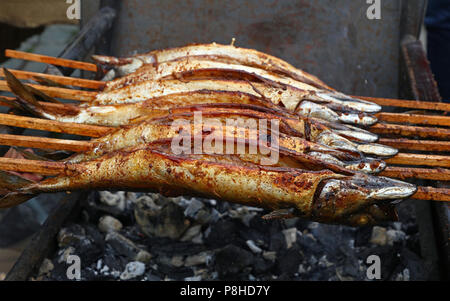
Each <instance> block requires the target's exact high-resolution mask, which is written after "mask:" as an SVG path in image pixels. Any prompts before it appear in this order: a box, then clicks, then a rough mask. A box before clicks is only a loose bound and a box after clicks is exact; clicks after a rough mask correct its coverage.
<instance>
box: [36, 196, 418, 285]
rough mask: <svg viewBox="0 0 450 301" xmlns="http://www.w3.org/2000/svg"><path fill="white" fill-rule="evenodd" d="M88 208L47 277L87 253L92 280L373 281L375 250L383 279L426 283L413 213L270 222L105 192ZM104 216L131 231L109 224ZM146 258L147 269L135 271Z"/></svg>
mask: <svg viewBox="0 0 450 301" xmlns="http://www.w3.org/2000/svg"><path fill="white" fill-rule="evenodd" d="M114 195H116V196H114ZM105 196H106V198H107V200H108V202H109V203H110V204H112V205H114V206H117V205H118V206H119V207H120V206H121V205H120V204H122V203H123V202H124V204H125V206H123V208H124V209H123V210H116V209H114V210H109V209H108V207H109V205H107V206H108V207H107V206H105V205H101V206H98V203H101V204H104V203H102V202H107V201H106V200H105ZM113 200H115V201H113ZM84 206H85V207H84V208H82V211H84V212H86V214H85V217H84V218H83V217H81V216H80V219H79V222H78V223H73V224H69V225H65V226H64V227H63V228H62V230H61V231H60V234H59V235H58V244H60V246H59V249H58V250H57V252H56V253H55V254H53V255H51V256H50V257H49V259H50V260H51V261H52V263H53V265H54V269H53V270H51V271H50V272H48V273H47V274H45V276H42V277H43V279H49V280H66V275H65V272H64V273H63V272H62V271H65V269H67V264H66V259H67V256H68V255H70V254H76V255H79V256H80V257H81V260H82V263H83V264H82V279H83V280H119V279H121V278H123V279H127V280H145V281H162V280H185V281H200V280H202V281H203V280H229V279H233V280H245V281H248V280H257V281H270V280H331V281H335V280H341V281H342V280H367V278H366V270H367V264H366V259H367V256H369V255H371V254H375V255H379V256H380V258H381V261H382V275H383V276H384V277H386V278H385V279H384V280H398V281H404V280H423V279H426V270H425V269H424V264H423V261H422V259H421V258H420V245H418V232H417V226H416V225H415V224H414V220H413V219H411V218H409V215H408V216H407V218H406V220H405V221H403V220H401V222H396V223H387V224H384V225H383V226H375V227H364V228H350V227H345V226H336V225H325V224H320V223H316V222H308V221H305V220H302V219H300V218H296V219H290V220H287V221H283V220H281V221H280V220H269V221H267V220H263V219H261V216H263V215H265V214H267V213H268V212H266V211H263V210H262V209H259V208H254V207H247V206H239V205H236V204H230V203H226V202H217V201H211V200H207V199H206V200H204V199H200V198H167V197H162V196H160V195H158V194H143V193H109V194H108V193H103V200H102V201H101V200H100V199H99V200H97V201H95V202H93V203H89V204H87V205H84ZM139 206H141V207H139ZM114 208H117V207H114ZM136 208H138V209H136ZM136 211H137V212H138V215H139V218H140V220H138V219H137V218H136ZM104 216H109V217H111V218H112V219H116V220H118V221H120V223H121V224H122V227H115V226H113V227H109V226H108V227H105V226H104V225H103V226H101V224H102V223H101V222H100V219H101V218H102V217H104ZM136 221H137V223H136ZM102 222H104V218H103V219H102ZM114 224H117V223H115V222H114ZM144 229H145V231H144ZM168 234H170V235H168ZM139 261H140V262H141V264H143V266H142V265H140V264H138V265H139V267H135V269H134V270H133V271H134V272H132V273H130V271H128V272H126V271H127V269H126V267H127V265H128V264H130V263H131V262H139ZM131 266H133V265H131ZM141 267H144V269H143V270H144V271H143V272H142V268H141ZM141 272H142V274H141ZM33 277H34V278H36V277H37V275H33ZM131 277H134V278H131Z"/></svg>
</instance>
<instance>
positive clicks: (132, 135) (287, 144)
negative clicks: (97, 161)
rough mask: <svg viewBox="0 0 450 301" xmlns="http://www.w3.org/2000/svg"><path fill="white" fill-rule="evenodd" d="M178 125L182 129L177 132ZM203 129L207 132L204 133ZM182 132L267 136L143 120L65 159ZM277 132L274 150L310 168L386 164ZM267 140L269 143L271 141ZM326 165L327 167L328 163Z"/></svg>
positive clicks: (373, 169) (374, 168)
mask: <svg viewBox="0 0 450 301" xmlns="http://www.w3.org/2000/svg"><path fill="white" fill-rule="evenodd" d="M181 129H182V130H183V132H180V130H181ZM205 132H206V133H207V134H205ZM268 134H270V133H268ZM186 135H187V136H188V137H189V138H194V137H204V136H206V137H209V138H210V139H211V140H214V141H217V140H222V139H224V140H226V141H232V143H238V142H240V143H245V142H246V141H247V140H252V139H253V140H254V139H256V140H258V141H261V139H267V138H266V137H261V136H260V135H261V132H260V131H259V130H258V128H240V127H236V126H226V125H221V124H219V125H218V124H217V123H215V122H208V120H204V121H203V124H202V125H201V127H199V128H198V127H197V125H194V124H188V125H187V126H186V125H184V126H183V127H182V128H181V127H180V128H178V127H173V126H171V125H168V124H151V123H145V122H143V123H141V124H138V125H136V126H134V127H129V128H124V129H120V130H117V131H116V132H114V133H111V134H108V135H106V136H104V137H101V138H98V139H93V140H92V143H93V144H94V145H95V147H94V148H93V149H92V150H91V151H87V152H84V153H81V154H75V155H74V156H72V157H70V158H69V159H67V161H66V162H70V163H79V162H83V161H87V160H92V159H94V158H98V157H100V156H102V155H104V154H106V153H109V152H113V151H118V150H120V149H124V148H129V147H137V146H139V145H145V144H148V143H153V142H155V141H157V140H161V139H174V138H177V137H182V136H186ZM277 136H278V138H275V139H276V140H277V141H276V145H277V146H278V150H277V151H280V150H281V151H282V152H283V151H284V152H288V153H289V154H291V155H292V156H296V157H301V156H302V155H308V154H309V157H306V158H307V159H309V160H310V161H311V162H312V160H313V159H315V160H317V162H312V163H311V164H310V165H309V166H308V168H310V169H314V168H317V166H319V167H321V168H323V167H324V165H320V162H324V163H327V164H334V165H337V166H339V167H342V168H348V169H350V170H356V171H358V170H360V171H363V172H367V173H378V172H380V171H382V170H383V169H384V168H385V166H386V164H385V163H384V162H383V161H381V160H377V159H371V160H370V161H367V159H364V158H359V157H358V156H355V154H351V153H346V152H341V151H337V150H334V149H331V148H327V147H325V146H322V145H319V144H316V143H311V142H308V141H306V140H304V139H302V138H299V137H293V136H288V135H285V134H282V133H277ZM264 141H265V140H264ZM271 142H272V143H273V142H274V141H271ZM192 144H193V143H192ZM265 144H266V145H271V143H268V142H266V143H265ZM224 153H225V152H224ZM326 167H327V168H330V167H329V165H327V166H326Z"/></svg>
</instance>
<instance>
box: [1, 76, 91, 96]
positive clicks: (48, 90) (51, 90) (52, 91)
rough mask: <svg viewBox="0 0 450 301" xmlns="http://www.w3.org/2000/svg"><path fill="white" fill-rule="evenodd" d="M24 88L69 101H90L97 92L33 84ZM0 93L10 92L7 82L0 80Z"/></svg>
mask: <svg viewBox="0 0 450 301" xmlns="http://www.w3.org/2000/svg"><path fill="white" fill-rule="evenodd" d="M26 86H31V87H33V88H35V89H38V90H40V91H42V92H44V93H45V94H47V95H48V96H50V97H56V98H63V99H70V100H78V101H92V100H94V99H95V96H96V95H97V92H89V91H81V90H72V89H65V88H58V87H47V86H41V85H34V84H26ZM0 91H7V92H11V89H10V88H9V86H8V84H7V82H6V81H4V80H0Z"/></svg>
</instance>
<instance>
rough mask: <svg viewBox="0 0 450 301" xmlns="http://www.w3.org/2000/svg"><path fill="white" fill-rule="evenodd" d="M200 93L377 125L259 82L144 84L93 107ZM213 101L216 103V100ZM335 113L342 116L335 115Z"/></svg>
mask: <svg viewBox="0 0 450 301" xmlns="http://www.w3.org/2000/svg"><path fill="white" fill-rule="evenodd" d="M227 92H228V93H227ZM200 93H201V94H206V93H210V94H211V97H214V95H215V94H219V93H222V95H223V97H224V98H228V99H229V98H232V96H233V95H235V96H236V97H237V98H238V99H235V100H233V101H229V100H225V101H223V102H237V101H239V98H243V96H246V98H247V99H249V98H253V100H252V102H255V103H256V102H259V103H262V104H264V105H266V106H271V107H272V106H273V105H272V104H274V105H278V106H280V107H282V108H285V109H287V110H288V111H290V112H296V113H299V114H302V115H303V116H308V117H318V118H322V119H325V120H328V121H331V122H345V123H352V124H362V125H372V124H374V123H376V122H377V119H376V118H375V117H374V116H371V115H368V114H365V113H362V112H360V111H355V110H354V109H352V108H351V107H349V106H346V105H344V104H336V103H333V105H330V101H329V99H326V98H321V97H319V96H318V95H317V93H316V92H315V91H312V90H301V89H298V88H294V87H291V86H286V87H284V88H279V87H274V86H270V85H266V84H262V83H257V82H255V83H250V82H248V81H239V80H223V79H209V80H201V79H198V80H189V81H180V80H170V79H168V80H156V81H154V80H150V81H143V82H139V83H136V84H132V85H129V86H125V87H122V88H119V89H116V90H113V91H105V92H100V93H98V94H97V95H96V99H95V100H94V101H93V102H91V103H90V104H89V105H92V104H94V105H110V104H119V103H122V104H124V103H135V102H141V101H145V102H150V101H151V99H155V102H157V101H161V99H167V98H168V97H166V98H164V97H163V96H172V97H178V96H181V95H186V96H188V95H193V96H194V95H198V94H200ZM306 100H308V101H306ZM212 101H213V102H214V99H213V100H212ZM242 101H243V102H242V103H248V101H246V99H242ZM314 101H316V102H314ZM327 105H330V106H331V108H329V107H328V106H327ZM335 110H337V111H339V112H335Z"/></svg>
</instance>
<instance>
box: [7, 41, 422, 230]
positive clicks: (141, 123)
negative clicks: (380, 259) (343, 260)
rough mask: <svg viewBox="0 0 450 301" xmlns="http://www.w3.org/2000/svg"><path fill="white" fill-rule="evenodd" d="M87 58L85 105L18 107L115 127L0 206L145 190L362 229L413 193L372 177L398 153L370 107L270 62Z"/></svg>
mask: <svg viewBox="0 0 450 301" xmlns="http://www.w3.org/2000/svg"><path fill="white" fill-rule="evenodd" d="M94 60H95V61H96V62H97V63H99V64H100V65H102V66H104V67H105V69H107V70H109V71H108V73H107V77H110V78H111V80H110V81H108V82H106V85H105V88H104V90H103V91H101V92H99V93H98V94H97V96H96V98H95V100H94V101H92V102H90V103H83V104H79V105H68V107H70V109H69V110H62V111H61V110H51V109H49V107H44V106H42V105H40V103H39V102H37V101H33V99H32V98H30V97H18V102H20V105H21V106H22V107H24V108H26V109H27V110H28V111H31V112H33V113H34V114H36V115H38V116H40V117H44V118H48V119H53V120H58V121H63V122H76V123H84V124H94V125H105V126H111V127H117V129H116V130H114V131H112V132H111V133H109V134H107V135H106V136H104V137H100V138H97V139H93V140H92V143H93V145H94V146H95V147H94V148H93V149H92V150H90V151H88V152H84V153H77V154H74V155H72V156H71V157H69V158H67V159H65V160H64V164H66V167H67V168H66V172H65V173H64V174H61V175H59V176H56V177H53V178H48V179H45V180H43V181H40V182H38V183H31V182H29V181H27V180H25V179H15V180H14V182H15V183H16V185H15V186H14V185H13V186H14V187H13V186H11V187H12V188H10V189H9V190H8V191H7V193H4V197H3V199H2V200H0V206H9V205H11V204H15V203H17V202H18V200H22V201H24V200H26V199H28V198H30V197H31V196H33V195H35V194H36V193H40V192H53V191H67V190H73V189H120V190H144V191H157V192H161V193H163V194H165V195H170V196H176V195H196V196H204V197H210V198H216V199H221V200H225V201H230V202H235V203H240V204H246V205H253V206H260V207H265V208H267V209H270V210H272V212H271V213H269V214H267V215H266V218H278V217H281V218H282V217H293V216H299V217H303V218H307V219H311V220H315V221H319V222H326V223H340V224H349V225H366V224H374V223H378V222H381V221H386V220H392V219H395V217H396V214H395V208H394V205H395V203H396V202H397V201H398V200H399V199H404V198H407V197H409V196H411V195H412V194H414V192H415V191H416V188H415V186H414V185H411V184H408V183H405V182H401V181H398V180H394V179H389V178H385V177H380V176H376V174H377V173H379V172H380V171H382V170H383V169H384V168H385V166H386V164H385V163H384V162H383V158H386V157H390V156H394V155H395V154H396V153H397V150H395V149H393V148H391V147H387V146H384V145H379V144H376V143H375V142H376V141H377V139H378V137H377V136H376V135H375V134H373V133H370V132H369V131H367V130H364V129H362V128H361V127H364V126H368V125H372V124H374V123H376V122H377V119H376V118H375V117H374V115H373V114H374V113H376V112H378V111H380V110H381V107H380V106H378V105H377V104H374V103H371V102H367V101H364V100H360V99H356V98H354V97H350V96H347V95H345V94H343V93H340V92H337V91H335V90H334V89H332V88H331V87H329V86H327V85H326V84H325V83H323V82H322V81H320V80H319V79H318V78H316V77H315V76H312V75H310V74H308V73H306V72H304V71H301V70H299V69H297V68H295V67H293V66H292V65H290V64H288V63H287V62H285V61H283V60H281V59H279V58H276V57H273V56H270V55H268V54H265V53H261V52H258V51H256V50H252V49H244V48H238V47H235V46H234V45H220V44H216V43H212V44H204V45H188V46H184V47H179V48H172V49H165V50H156V51H152V52H150V53H147V54H141V55H136V56H133V57H129V58H115V57H106V56H94ZM13 90H14V89H13ZM200 113H201V116H200ZM230 120H234V121H235V122H234V123H232V124H230V122H229V121H230ZM180 121H182V122H180ZM262 121H268V122H269V124H270V125H268V124H264V122H262ZM275 125H276V126H275ZM174 141H176V142H177V143H176V145H175V144H174ZM180 141H182V142H183V145H182V147H178V146H180ZM230 141H231V142H236V141H240V142H241V144H240V145H238V144H236V143H234V144H230V143H229V142H230ZM229 145H232V147H231V149H230V148H229ZM174 146H175V147H174ZM198 146H201V147H200V148H201V149H200V151H199V149H198ZM238 147H240V148H241V149H240V151H239V150H238V149H237V148H238ZM274 158H275V160H274ZM17 177H18V176H17ZM10 182H11V181H10ZM17 183H20V184H17Z"/></svg>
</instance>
